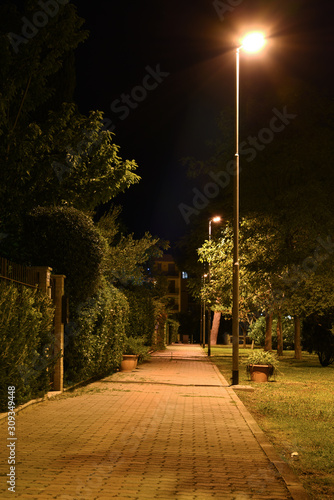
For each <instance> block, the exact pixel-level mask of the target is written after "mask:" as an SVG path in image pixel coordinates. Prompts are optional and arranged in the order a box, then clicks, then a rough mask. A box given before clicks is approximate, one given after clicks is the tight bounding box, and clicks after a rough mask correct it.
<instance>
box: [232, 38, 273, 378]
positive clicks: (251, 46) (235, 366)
mask: <svg viewBox="0 0 334 500" xmlns="http://www.w3.org/2000/svg"><path fill="white" fill-rule="evenodd" d="M265 43H266V40H265V37H264V35H263V34H262V33H260V32H258V31H255V32H251V33H248V34H247V35H246V36H245V37H244V38H243V40H242V42H241V45H240V46H239V47H237V49H236V92H235V95H236V114H235V175H234V186H233V301H232V339H233V346H232V385H238V384H239V174H240V157H239V141H240V139H239V115H240V104H239V101H240V50H244V51H245V52H250V53H255V52H258V51H259V50H261V49H262V48H263V46H264V45H265Z"/></svg>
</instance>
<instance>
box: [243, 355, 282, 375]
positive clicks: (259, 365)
mask: <svg viewBox="0 0 334 500" xmlns="http://www.w3.org/2000/svg"><path fill="white" fill-rule="evenodd" d="M244 363H245V364H246V370H247V373H249V374H250V378H251V380H252V381H253V382H268V379H269V378H270V377H271V376H272V375H274V374H275V373H276V372H277V370H278V363H279V361H278V359H277V357H276V355H275V354H272V353H271V352H269V351H263V350H260V349H256V350H254V351H253V352H252V353H251V354H250V355H249V356H248V357H247V358H246V360H245V361H244Z"/></svg>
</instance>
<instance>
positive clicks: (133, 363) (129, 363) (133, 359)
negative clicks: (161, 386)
mask: <svg viewBox="0 0 334 500" xmlns="http://www.w3.org/2000/svg"><path fill="white" fill-rule="evenodd" d="M137 363H138V356H137V355H135V354H123V360H122V361H121V372H132V370H134V369H135V368H136V367H137Z"/></svg>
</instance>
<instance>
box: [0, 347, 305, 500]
mask: <svg viewBox="0 0 334 500" xmlns="http://www.w3.org/2000/svg"><path fill="white" fill-rule="evenodd" d="M76 393H77V394H79V395H77V396H76V397H74V395H73V394H72V395H64V396H61V397H59V398H56V399H52V400H50V401H46V402H43V403H40V404H38V405H34V406H31V407H28V408H26V409H25V410H24V411H22V412H19V413H18V415H17V437H18V442H17V486H16V493H15V494H14V493H9V492H6V489H7V486H6V477H5V476H6V474H7V473H8V465H7V455H8V453H7V451H6V444H5V443H6V441H5V438H6V425H5V421H1V423H0V431H1V441H0V447H1V449H0V482H1V484H0V498H25V499H62V500H67V499H68V500H73V499H78V500H86V499H97V500H104V499H108V500H110V499H119V500H120V499H122V500H125V499H131V500H150V499H161V500H163V499H165V500H167V499H168V500H170V499H176V500H191V499H194V500H195V499H199V500H209V499H226V500H232V499H234V500H246V499H257V500H260V499H261V500H262V499H266V500H268V499H271V500H279V499H282V500H283V499H297V498H298V499H302V498H304V499H306V498H307V495H306V493H305V495H304V493H303V490H302V488H301V487H300V485H298V483H295V481H294V479H292V482H291V485H290V486H291V487H289V489H288V487H287V484H286V482H285V481H284V480H283V478H282V476H281V474H280V473H279V472H278V470H277V468H276V466H275V455H274V454H273V455H272V457H274V458H269V457H268V454H267V453H265V452H264V451H263V446H261V444H260V442H259V439H258V438H257V437H256V432H255V433H254V429H253V430H252V426H250V425H249V422H248V416H249V414H248V413H247V411H246V410H245V408H244V407H243V405H242V404H241V402H240V400H239V399H238V398H237V396H236V395H235V393H234V391H233V390H232V389H230V388H228V387H227V383H226V381H225V380H224V379H223V378H222V377H221V376H219V374H218V373H217V369H216V368H215V367H214V366H213V365H212V364H211V363H210V362H209V361H208V360H207V358H206V357H205V356H204V355H203V351H202V350H201V349H200V347H198V346H172V347H170V348H168V350H167V351H164V352H162V353H158V354H157V355H155V356H153V357H152V360H151V361H150V362H149V363H145V364H144V365H141V366H140V367H139V368H138V369H137V370H135V371H134V372H131V373H116V374H114V375H112V376H110V377H107V378H105V379H103V380H102V381H99V382H95V383H93V384H90V385H89V386H88V387H86V388H85V389H84V390H81V391H77V392H76ZM241 410H242V411H241ZM255 425H256V424H255ZM266 445H267V446H268V443H266ZM290 479H291V477H290ZM296 485H297V489H296V492H297V493H296V495H294V493H293V489H294V487H296ZM288 486H289V485H288Z"/></svg>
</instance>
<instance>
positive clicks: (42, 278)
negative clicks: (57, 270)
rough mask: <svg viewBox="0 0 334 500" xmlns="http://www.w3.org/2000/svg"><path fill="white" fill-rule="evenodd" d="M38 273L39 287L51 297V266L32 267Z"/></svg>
mask: <svg viewBox="0 0 334 500" xmlns="http://www.w3.org/2000/svg"><path fill="white" fill-rule="evenodd" d="M31 269H32V270H33V271H35V272H37V275H38V288H39V289H40V290H42V292H44V293H45V295H47V296H48V297H49V298H50V299H51V271H52V268H51V267H41V266H39V267H36V266H34V267H32V268H31Z"/></svg>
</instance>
